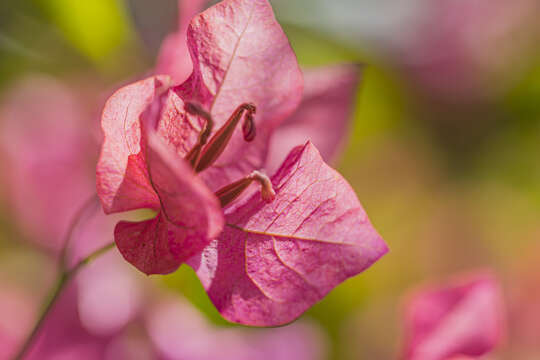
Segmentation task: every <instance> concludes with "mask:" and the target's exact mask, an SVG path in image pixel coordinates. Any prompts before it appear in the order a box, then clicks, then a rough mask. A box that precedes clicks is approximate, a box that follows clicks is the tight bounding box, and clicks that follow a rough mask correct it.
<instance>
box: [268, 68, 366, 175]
mask: <svg viewBox="0 0 540 360" xmlns="http://www.w3.org/2000/svg"><path fill="white" fill-rule="evenodd" d="M360 78H361V68H360V67H358V66H356V65H332V66H324V67H319V68H310V69H306V70H304V95H303V98H302V102H301V103H300V106H299V107H298V109H296V112H295V113H294V114H293V115H292V116H290V117H289V118H288V119H287V120H285V121H284V122H283V124H282V125H281V126H280V127H279V128H278V129H276V131H275V132H274V134H273V135H272V140H271V142H270V150H269V151H268V160H267V163H266V165H265V168H266V170H268V171H269V172H270V173H271V174H272V173H274V172H275V171H276V170H277V169H278V168H279V166H280V165H281V163H282V162H283V160H285V158H286V156H287V155H288V154H289V152H290V151H291V150H292V149H293V148H295V147H296V146H298V145H300V144H304V143H305V142H306V141H307V140H310V141H311V142H312V143H313V144H314V145H315V147H317V149H318V150H319V151H320V153H321V155H322V157H323V159H324V161H327V162H332V161H334V160H336V158H337V155H338V154H339V152H340V150H341V148H342V147H343V145H344V141H345V139H346V138H347V134H348V133H349V130H350V126H349V122H350V120H351V116H352V112H353V108H354V100H355V94H356V88H357V86H358V83H359V81H360Z"/></svg>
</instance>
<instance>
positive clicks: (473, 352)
mask: <svg viewBox="0 0 540 360" xmlns="http://www.w3.org/2000/svg"><path fill="white" fill-rule="evenodd" d="M405 311H406V313H405V332H406V333H405V335H406V344H405V345H406V349H405V356H404V358H405V359H409V360H446V359H451V358H454V357H458V356H470V357H472V358H478V357H480V356H482V355H484V354H487V353H488V352H490V351H491V350H493V348H494V347H495V346H496V345H497V344H498V342H499V341H500V339H501V335H502V332H503V315H502V314H503V305H502V295H501V291H500V289H499V285H498V283H497V281H496V280H495V278H494V277H493V275H491V274H488V273H479V274H476V275H472V276H471V275H469V276H467V277H465V278H462V279H456V280H454V281H451V282H450V283H449V284H447V285H443V286H438V287H432V288H427V289H424V290H420V291H418V293H416V294H415V295H413V296H412V297H411V298H410V299H409V301H408V302H407V304H406V308H405Z"/></svg>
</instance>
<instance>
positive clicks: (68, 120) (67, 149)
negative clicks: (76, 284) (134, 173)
mask: <svg viewBox="0 0 540 360" xmlns="http://www.w3.org/2000/svg"><path fill="white" fill-rule="evenodd" d="M90 128H91V121H90V119H89V116H88V114H87V113H86V112H85V111H84V107H83V106H82V105H81V104H80V103H79V102H78V101H77V99H76V98H75V97H74V96H73V94H72V90H71V89H69V88H68V87H66V86H65V85H63V84H61V83H59V82H57V81H55V80H54V79H51V78H47V77H37V76H34V77H31V78H27V79H25V80H23V81H22V82H20V83H18V84H17V85H16V86H15V87H14V88H13V89H12V90H11V91H9V92H8V93H7V94H6V96H5V97H4V98H3V101H2V104H1V105H0V160H1V161H2V170H1V171H0V182H1V183H2V185H3V186H2V188H3V189H2V190H3V191H5V197H6V198H7V200H8V202H9V206H10V212H12V213H13V215H14V218H15V219H16V221H17V222H18V224H19V225H20V230H21V231H22V232H23V234H24V235H25V236H26V237H27V238H28V239H29V240H31V241H35V242H38V243H40V244H42V245H45V246H46V247H49V248H51V249H55V250H58V249H59V248H61V246H62V245H63V241H62V240H63V235H64V233H65V231H66V228H67V226H68V223H69V221H70V219H71V217H72V215H73V213H74V212H75V211H76V210H77V209H78V208H79V207H80V206H81V204H83V203H84V201H85V200H86V199H87V198H88V197H89V196H90V195H91V194H92V192H93V191H94V184H93V171H92V164H93V163H94V162H95V158H96V157H97V151H98V147H97V143H95V142H94V139H93V138H92V137H91V136H90V135H89V132H90V130H89V129H90Z"/></svg>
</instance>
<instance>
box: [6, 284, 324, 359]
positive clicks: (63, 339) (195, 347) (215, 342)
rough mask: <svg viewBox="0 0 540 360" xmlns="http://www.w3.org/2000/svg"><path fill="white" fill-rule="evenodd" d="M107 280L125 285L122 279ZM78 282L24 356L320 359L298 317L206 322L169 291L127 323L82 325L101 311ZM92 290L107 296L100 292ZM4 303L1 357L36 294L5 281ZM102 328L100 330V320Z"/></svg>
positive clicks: (313, 337) (26, 319)
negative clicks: (281, 321)
mask: <svg viewBox="0 0 540 360" xmlns="http://www.w3.org/2000/svg"><path fill="white" fill-rule="evenodd" d="M85 277H86V278H87V276H85ZM77 280H79V279H77ZM109 282H110V283H111V284H112V283H115V284H120V285H121V286H124V282H123V281H120V282H118V283H117V282H116V281H115V280H114V279H111V280H109ZM81 284H82V282H80V281H77V282H73V283H71V285H69V286H68V287H67V288H66V290H65V292H64V293H62V295H61V296H60V298H59V300H58V302H57V303H56V305H55V306H54V307H53V309H52V311H51V313H50V314H49V316H48V317H47V319H46V321H45V323H44V325H43V327H42V329H41V330H40V332H39V335H38V337H37V338H36V342H35V343H34V344H33V345H32V346H31V348H30V351H29V352H28V353H27V355H26V356H25V358H24V359H25V360H34V359H35V360H37V359H39V360H62V359H65V360H68V359H69V360H71V359H81V360H98V359H104V360H113V359H114V360H116V359H129V360H135V359H141V360H151V359H160V360H176V359H179V360H180V359H181V360H203V359H208V360H210V359H224V360H225V359H239V360H241V359H246V360H247V359H278V358H279V359H284V360H286V359H291V360H292V359H295V360H318V359H322V358H323V355H324V352H325V347H324V344H325V340H326V339H325V338H324V336H323V335H322V333H321V332H320V331H319V330H318V329H317V328H316V327H314V326H312V325H309V324H295V325H292V326H288V327H285V328H280V329H268V330H264V331H262V332H261V331H257V332H256V331H254V330H251V331H250V330H247V329H238V328H221V329H220V328H217V327H215V326H212V325H210V324H208V323H207V322H206V320H205V319H204V318H203V316H202V315H201V314H200V313H198V311H197V310H196V309H195V308H194V307H193V306H192V305H191V304H189V303H188V302H187V301H185V300H183V299H182V298H181V297H178V296H174V295H172V294H168V295H165V294H162V295H161V296H159V297H158V298H157V299H154V300H152V301H148V303H147V306H145V307H144V308H141V310H142V311H141V312H140V313H139V316H136V317H132V318H131V319H130V320H129V321H128V322H126V323H125V324H123V326H121V327H117V328H116V329H109V331H106V332H103V331H98V332H96V331H94V330H96V328H94V329H89V328H88V326H85V325H87V324H85V321H86V320H91V321H92V322H94V323H95V321H96V320H97V321H99V319H90V318H85V315H84V311H85V309H84V307H83V309H81V306H80V303H81V301H80V299H79V297H80V296H81V294H83V296H84V291H83V292H81V289H80V285H81ZM78 287H79V289H77V288H78ZM95 296H101V297H102V299H103V294H101V293H99V292H98V293H96V294H95ZM102 302H103V301H102ZM0 305H2V306H1V307H0V360H9V359H11V357H12V356H13V355H14V354H15V352H16V351H17V350H18V348H19V346H20V345H21V342H22V340H23V339H24V338H25V336H26V335H27V333H28V331H29V326H30V323H31V321H32V317H33V315H34V311H33V310H34V309H36V306H37V301H36V299H35V298H34V299H33V298H31V297H30V296H28V294H27V293H24V292H18V291H15V290H14V289H9V288H2V291H1V292H0ZM95 315H96V316H101V317H102V316H104V315H113V314H112V313H108V314H103V313H102V314H95ZM113 316H114V315H113ZM101 319H102V320H105V321H107V320H108V319H107V317H102V318H101ZM98 328H99V329H100V330H103V323H102V324H100V325H99V326H98Z"/></svg>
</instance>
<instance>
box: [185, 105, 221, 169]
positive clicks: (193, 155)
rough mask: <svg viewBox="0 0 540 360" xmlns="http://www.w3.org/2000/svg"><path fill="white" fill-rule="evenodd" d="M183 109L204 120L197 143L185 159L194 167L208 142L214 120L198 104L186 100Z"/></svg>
mask: <svg viewBox="0 0 540 360" xmlns="http://www.w3.org/2000/svg"><path fill="white" fill-rule="evenodd" d="M184 110H186V112H187V113H188V114H191V115H196V116H199V117H202V118H203V119H204V120H206V123H205V125H204V128H203V130H202V131H201V133H200V134H199V140H198V141H197V144H196V145H195V146H194V147H193V149H191V151H190V152H189V153H188V154H187V155H186V160H187V161H188V162H189V163H190V164H191V167H193V168H195V166H197V163H198V162H199V158H200V155H201V150H202V148H203V146H204V145H206V143H207V142H208V138H209V137H210V134H211V133H212V130H213V129H214V120H213V119H212V116H211V115H210V113H208V112H207V111H205V110H204V109H203V108H202V107H201V106H200V105H198V104H194V103H190V102H188V103H186V104H185V105H184Z"/></svg>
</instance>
